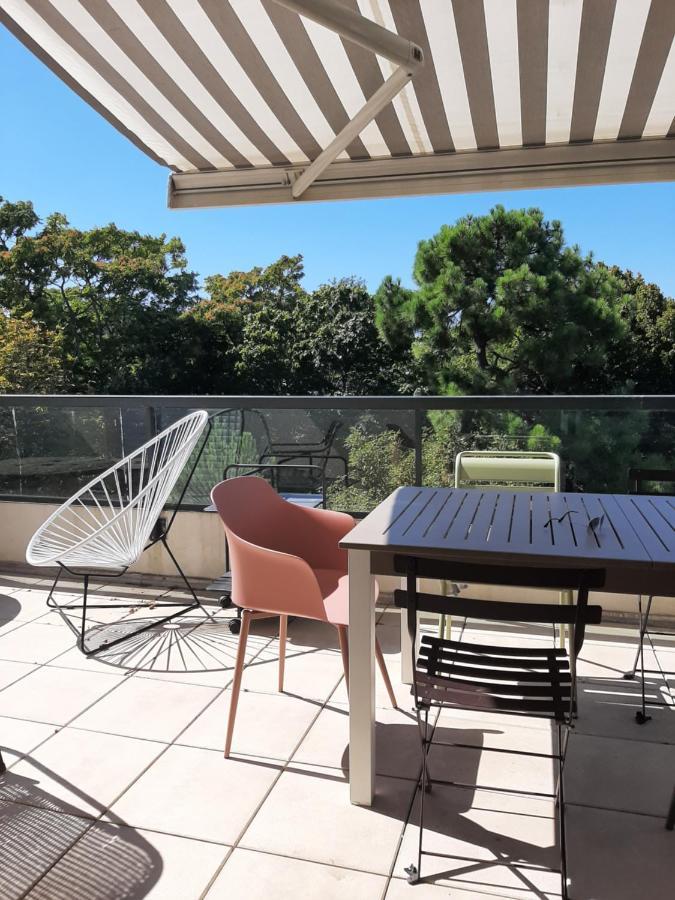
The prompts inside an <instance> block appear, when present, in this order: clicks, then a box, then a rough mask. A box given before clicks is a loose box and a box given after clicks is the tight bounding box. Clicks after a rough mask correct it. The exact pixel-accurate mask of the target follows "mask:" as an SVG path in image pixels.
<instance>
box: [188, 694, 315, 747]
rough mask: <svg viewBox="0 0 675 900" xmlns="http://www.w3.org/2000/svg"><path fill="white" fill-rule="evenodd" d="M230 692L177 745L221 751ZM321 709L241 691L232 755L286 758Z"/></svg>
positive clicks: (310, 703)
mask: <svg viewBox="0 0 675 900" xmlns="http://www.w3.org/2000/svg"><path fill="white" fill-rule="evenodd" d="M230 699H231V693H230V691H225V693H223V694H222V695H221V696H220V697H218V699H217V700H215V701H214V702H213V703H212V704H211V705H210V706H209V707H208V708H207V709H205V710H204V712H203V713H202V714H201V715H200V716H199V718H198V719H197V720H196V721H195V722H193V723H192V725H190V727H189V728H188V729H187V731H185V732H184V734H182V735H181V736H180V738H179V739H178V743H180V744H187V745H189V746H192V747H205V748H207V749H209V750H220V751H222V749H223V746H224V744H225V731H226V725H227V717H228V714H229V710H230ZM320 710H321V705H320V704H319V703H318V702H317V701H312V700H304V699H302V698H300V697H289V696H287V695H285V694H276V695H275V694H263V693H257V692H253V691H242V692H241V693H240V695H239V704H238V706H237V719H236V722H235V726H234V739H233V743H232V752H233V753H234V754H238V753H245V754H247V755H249V756H271V757H274V758H275V759H284V760H286V759H288V758H289V757H290V755H291V753H292V752H293V750H294V749H295V747H296V746H297V745H298V743H299V742H300V740H301V739H302V737H303V735H304V734H305V732H306V731H307V729H308V728H309V726H310V725H311V723H312V722H313V721H314V719H315V718H316V716H317V715H318V714H319V712H320Z"/></svg>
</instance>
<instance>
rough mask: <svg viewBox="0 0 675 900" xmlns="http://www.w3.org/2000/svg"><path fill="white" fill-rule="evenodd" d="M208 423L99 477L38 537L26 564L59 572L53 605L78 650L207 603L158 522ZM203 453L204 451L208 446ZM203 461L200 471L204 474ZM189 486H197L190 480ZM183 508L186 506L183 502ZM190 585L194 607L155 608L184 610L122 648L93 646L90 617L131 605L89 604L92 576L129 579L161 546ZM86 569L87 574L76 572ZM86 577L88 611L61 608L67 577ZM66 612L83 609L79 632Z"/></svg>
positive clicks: (196, 418)
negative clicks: (60, 589) (59, 591)
mask: <svg viewBox="0 0 675 900" xmlns="http://www.w3.org/2000/svg"><path fill="white" fill-rule="evenodd" d="M207 421H208V413H207V412H206V411H205V410H198V411H197V412H193V413H190V414H189V415H187V416H185V417H184V418H182V419H179V420H178V421H177V422H174V424H173V425H171V426H170V427H169V428H167V429H165V430H164V431H162V432H161V433H160V434H158V435H157V436H156V437H154V438H153V439H152V440H150V441H148V442H147V443H146V444H144V445H143V446H142V447H139V448H138V450H135V451H134V452H133V453H131V454H129V455H128V456H125V457H124V459H122V460H120V462H118V463H116V464H115V465H114V466H112V467H111V468H109V469H107V470H106V471H105V472H103V474H101V475H99V476H97V477H96V478H95V479H94V480H93V481H90V482H89V484H87V485H85V486H84V487H83V488H81V489H80V490H79V491H78V492H77V493H76V494H75V495H74V496H73V497H71V498H70V499H69V500H67V501H66V502H65V503H64V504H62V505H61V506H60V507H59V508H58V509H57V510H56V511H55V512H54V513H52V515H51V516H49V518H48V519H47V520H46V522H45V523H44V524H43V525H42V526H41V527H40V528H39V529H38V530H37V531H36V532H35V534H34V535H33V537H32V538H31V540H30V542H29V544H28V548H27V550H26V560H27V561H28V562H29V563H30V564H31V565H33V566H58V567H59V571H58V574H57V576H56V579H55V581H54V584H53V585H52V588H51V591H50V593H49V597H48V598H47V603H48V605H49V606H50V607H51V608H53V609H57V610H58V611H59V612H60V613H61V615H62V616H63V618H64V621H65V622H66V623H67V624H68V625H69V626H70V628H71V629H72V630H73V631H74V632H75V634H76V635H77V638H78V646H79V648H80V650H82V652H83V653H86V654H87V655H90V654H92V653H96V652H98V651H100V650H102V649H104V648H105V649H107V648H109V647H112V646H113V645H114V644H117V643H119V642H120V641H122V640H126V639H127V638H129V637H131V636H133V635H134V634H138V633H139V632H140V631H144V630H146V629H147V628H150V627H152V626H153V625H157V624H159V623H160V622H165V621H168V620H169V619H172V618H174V617H175V616H179V615H182V614H183V613H185V612H187V611H188V610H189V609H194V608H195V607H196V606H200V607H201V603H200V601H199V599H198V597H197V595H196V594H195V592H194V590H193V589H192V586H191V585H190V583H189V581H188V580H187V578H186V576H185V574H184V572H183V570H182V569H181V567H180V565H179V564H178V561H177V560H176V557H175V556H174V554H173V553H172V551H171V549H170V547H169V545H168V542H167V535H168V532H169V529H170V527H171V525H172V524H173V518H174V517H175V512H174V516H172V518H171V520H170V521H169V524H168V526H166V527H165V528H164V529H161V530H160V531H159V533H157V531H156V525H157V522H158V519H159V517H160V515H161V513H162V510H163V509H164V505H165V504H166V502H167V499H168V497H169V494H170V493H171V491H172V489H173V488H174V486H175V484H176V482H177V481H178V478H179V477H180V474H181V472H182V470H183V467H184V466H185V464H186V462H187V461H188V459H189V458H190V455H191V454H192V452H193V451H194V450H195V448H196V446H197V443H198V441H199V438H200V436H201V434H202V432H203V431H204V428H205V426H206V424H207ZM202 446H203V445H202ZM198 461H199V457H197V460H196V461H195V463H194V465H193V467H192V468H193V469H194V468H195V467H196V465H197V462H198ZM188 481H189V479H188ZM179 503H180V501H179ZM160 541H161V543H162V544H163V545H164V547H165V548H166V550H167V552H168V554H169V556H170V557H171V560H172V561H173V564H174V565H175V567H176V569H177V570H178V572H179V574H180V576H181V578H182V579H183V581H184V582H185V584H186V585H187V587H188V589H189V591H190V594H191V595H192V600H191V601H189V602H184V601H181V602H179V601H163V602H160V601H155V604H154V605H156V606H174V607H175V606H177V607H180V608H179V610H178V612H175V613H173V614H172V615H170V616H165V617H164V618H163V619H160V620H153V621H152V622H151V623H150V624H149V625H145V626H144V627H143V628H138V629H136V630H134V631H131V632H129V631H125V633H124V634H122V635H121V636H120V637H117V638H115V639H114V640H104V641H102V642H101V643H100V644H99V645H98V646H97V647H95V648H88V647H87V646H86V645H85V632H86V614H87V609H99V608H105V609H110V608H115V607H119V608H127V607H128V606H129V605H130V604H111V603H106V604H99V605H94V604H87V599H88V598H87V594H88V586H89V578H90V571H89V570H92V569H93V570H105V571H110V572H112V573H114V577H117V576H119V575H122V574H124V572H126V570H127V569H128V568H129V566H131V565H133V564H134V563H135V562H136V561H137V560H138V559H139V557H140V556H141V554H142V553H143V551H144V550H146V549H148V548H149V547H151V546H153V545H154V544H156V543H158V542H160ZM76 569H85V570H87V571H85V572H81V571H80V572H78V571H75V570H76ZM64 571H66V572H69V573H70V574H72V575H81V576H82V578H83V580H84V591H83V599H82V603H81V604H80V603H76V604H73V603H71V604H58V603H56V602H55V601H54V599H53V594H54V590H55V588H56V585H57V584H58V581H59V578H60V577H61V575H62V574H63V572H64ZM65 609H81V610H82V622H81V626H80V629H79V630H78V629H77V628H75V626H74V625H73V623H72V622H71V620H70V618H69V617H68V616H66V615H65V614H64V612H63V610H65Z"/></svg>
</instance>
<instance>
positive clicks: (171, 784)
mask: <svg viewBox="0 0 675 900" xmlns="http://www.w3.org/2000/svg"><path fill="white" fill-rule="evenodd" d="M281 765H282V764H281V763H275V762H273V761H271V760H257V759H251V760H246V761H242V760H240V759H236V760H235V759H224V758H223V754H222V753H221V752H219V751H214V750H201V749H196V748H193V747H178V746H174V747H171V748H169V750H167V752H166V753H165V754H163V755H162V756H161V757H160V758H159V759H158V760H157V762H156V763H155V764H154V765H153V766H151V768H150V769H148V771H147V772H146V773H145V774H144V775H143V777H142V778H140V779H139V780H138V781H137V782H136V784H134V786H133V787H132V788H130V790H128V791H127V792H126V793H125V794H124V796H123V797H121V798H120V800H118V802H117V803H116V804H115V805H114V806H113V807H112V811H111V814H112V815H114V816H115V817H119V818H120V819H121V820H123V821H124V822H125V823H126V824H128V825H132V826H134V827H136V828H149V829H153V830H157V831H165V832H169V833H171V834H176V835H179V836H181V837H191V838H197V839H202V840H211V841H219V842H221V843H224V844H232V843H234V842H235V841H236V839H237V837H238V836H239V834H240V832H241V831H242V829H243V828H244V827H245V826H246V824H247V822H248V821H249V819H250V817H251V816H252V815H253V813H254V812H255V811H256V809H257V807H258V805H259V804H260V803H261V802H262V800H263V798H264V796H265V794H266V793H267V791H268V790H269V788H270V787H271V785H272V783H273V782H274V779H275V778H276V777H277V775H278V774H279V771H280V767H281Z"/></svg>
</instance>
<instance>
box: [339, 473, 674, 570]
mask: <svg viewBox="0 0 675 900" xmlns="http://www.w3.org/2000/svg"><path fill="white" fill-rule="evenodd" d="M601 517H604V518H602V521H599V520H600V519H601ZM593 519H597V520H598V521H597V522H596V525H595V527H594V528H591V527H589V523H590V521H591V520H593ZM549 520H550V524H549V525H547V524H546V523H547V522H549ZM341 546H342V547H345V548H346V549H355V550H359V549H360V550H371V551H376V552H377V551H385V552H387V553H402V554H405V553H415V552H418V553H420V554H422V555H426V556H436V557H438V558H439V559H449V560H466V561H471V562H481V561H482V562H485V563H486V564H489V563H493V564H496V563H508V564H513V565H556V564H557V565H567V566H575V565H584V566H595V567H597V566H603V567H611V568H612V569H615V568H620V567H630V568H633V569H635V568H636V567H638V568H644V567H645V566H648V567H653V566H655V565H658V566H660V567H662V569H661V571H662V572H663V567H664V566H665V567H666V568H669V569H671V570H672V572H673V574H674V575H675V498H672V497H662V496H657V497H645V496H641V497H640V496H624V495H613V494H580V493H578V494H572V493H560V494H555V493H549V492H539V491H536V492H535V491H531V492H526V491H525V492H514V491H509V490H485V491H484V490H482V489H479V488H475V489H469V490H464V489H462V490H459V489H454V488H422V487H407V488H399V489H398V490H397V491H395V492H394V493H393V494H392V495H391V496H390V497H388V498H387V499H386V500H385V501H384V502H383V503H381V504H380V505H379V506H378V507H377V508H376V509H375V510H373V512H372V513H370V515H368V516H367V517H366V518H365V519H363V520H362V521H361V522H360V523H359V524H358V525H357V526H356V527H355V528H354V529H353V530H352V531H351V532H350V533H349V534H348V535H346V536H345V538H344V539H343V540H342V541H341Z"/></svg>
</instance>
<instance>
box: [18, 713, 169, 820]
mask: <svg viewBox="0 0 675 900" xmlns="http://www.w3.org/2000/svg"><path fill="white" fill-rule="evenodd" d="M164 746H165V745H164V744H159V743H155V742H153V741H139V740H135V739H134V738H125V737H118V736H117V735H111V734H99V733H98V732H94V731H79V730H77V729H75V728H64V729H62V730H61V731H59V732H58V734H55V735H54V737H51V738H50V739H49V740H48V741H46V742H45V743H44V744H42V745H41V746H40V747H38V749H37V750H35V751H34V752H33V753H31V755H30V756H29V757H26V758H25V759H22V760H20V761H19V762H18V763H17V764H16V765H15V766H13V768H12V769H11V770H10V771H9V772H7V773H6V774H5V776H4V777H3V779H2V780H0V798H1V799H6V800H21V801H22V802H23V803H28V804H30V805H31V806H40V807H42V808H45V809H51V810H52V811H54V812H66V813H70V814H73V815H84V816H98V815H100V814H101V813H102V812H103V811H104V810H105V809H106V808H107V807H108V806H109V805H110V803H112V801H113V800H114V799H115V798H116V797H118V796H119V795H120V794H121V793H122V791H123V790H124V789H125V788H127V787H128V786H129V785H130V784H131V782H132V781H134V779H135V778H137V777H138V776H139V775H140V773H141V772H142V771H143V770H144V769H145V768H146V766H148V765H149V764H150V763H151V762H152V760H154V759H155V758H156V757H157V755H158V754H159V753H161V752H162V750H163V749H164ZM165 788H166V785H165Z"/></svg>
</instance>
